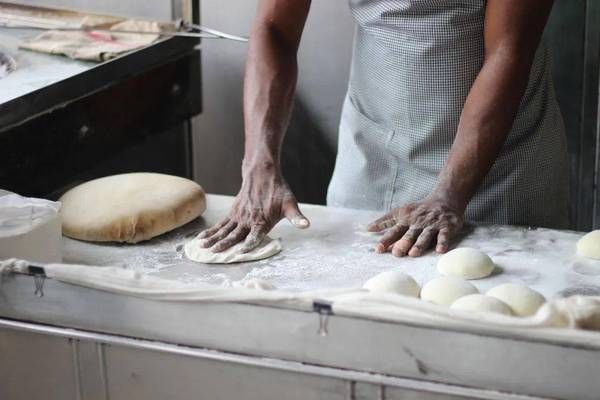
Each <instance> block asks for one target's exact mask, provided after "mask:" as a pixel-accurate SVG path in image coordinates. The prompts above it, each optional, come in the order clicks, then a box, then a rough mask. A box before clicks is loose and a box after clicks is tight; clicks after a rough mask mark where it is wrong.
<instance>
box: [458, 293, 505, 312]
mask: <svg viewBox="0 0 600 400" xmlns="http://www.w3.org/2000/svg"><path fill="white" fill-rule="evenodd" d="M450 309H452V310H462V311H470V312H487V313H496V314H504V315H512V311H511V309H510V307H509V306H508V305H507V304H506V303H504V302H503V301H501V300H498V299H497V298H495V297H490V296H485V295H483V294H470V295H468V296H465V297H461V298H460V299H458V300H456V301H455V302H454V303H452V305H451V306H450Z"/></svg>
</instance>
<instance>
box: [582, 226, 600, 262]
mask: <svg viewBox="0 0 600 400" xmlns="http://www.w3.org/2000/svg"><path fill="white" fill-rule="evenodd" d="M577 253H578V254H579V255H580V256H583V257H587V258H593V259H596V260H600V230H597V231H592V232H590V233H587V234H586V235H584V236H583V237H582V238H581V239H579V241H578V242H577Z"/></svg>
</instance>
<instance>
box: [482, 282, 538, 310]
mask: <svg viewBox="0 0 600 400" xmlns="http://www.w3.org/2000/svg"><path fill="white" fill-rule="evenodd" d="M486 295H488V296H490V297H495V298H497V299H498V300H501V301H503V302H504V303H506V304H508V306H509V307H510V308H511V310H512V312H513V313H514V314H515V315H518V316H520V317H528V316H530V315H533V314H535V313H536V312H537V310H538V309H539V308H540V307H541V306H542V304H544V303H545V302H546V299H545V298H544V296H542V295H541V294H539V293H538V292H536V291H535V290H533V289H530V288H528V287H527V286H523V285H519V284H516V283H504V284H502V285H499V286H496V287H494V288H492V289H490V290H488V292H487V293H486Z"/></svg>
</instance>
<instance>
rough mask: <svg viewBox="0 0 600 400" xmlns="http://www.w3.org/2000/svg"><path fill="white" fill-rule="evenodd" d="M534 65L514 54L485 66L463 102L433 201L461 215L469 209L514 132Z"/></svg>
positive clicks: (500, 54)
mask: <svg viewBox="0 0 600 400" xmlns="http://www.w3.org/2000/svg"><path fill="white" fill-rule="evenodd" d="M530 64H531V63H530V61H529V60H523V59H519V57H516V56H515V55H514V54H510V53H509V54H503V53H499V54H495V55H493V56H491V57H490V58H488V59H487V60H486V62H485V64H484V66H483V68H482V69H481V72H480V73H479V76H478V77H477V79H476V80H475V83H474V84H473V87H472V89H471V92H470V93H469V96H468V98H467V100H466V102H465V106H464V109H463V112H462V115H461V118H460V122H459V125H458V131H457V135H456V139H455V140H454V144H453V145H452V148H451V150H450V153H449V155H448V160H447V161H446V165H445V167H444V169H443V170H442V172H441V173H440V176H439V179H438V184H437V186H436V188H435V190H434V192H433V193H432V197H436V198H439V197H443V198H444V200H446V201H447V202H448V203H450V204H451V205H452V206H453V207H454V208H456V209H458V210H460V211H463V210H464V209H465V208H466V206H467V204H468V203H469V201H470V200H471V198H472V197H473V195H474V194H475V192H476V191H477V188H478V187H479V186H480V185H481V183H482V181H483V179H484V178H485V176H486V175H487V173H488V172H489V170H490V169H491V167H492V165H493V164H494V162H495V160H496V159H497V158H498V155H499V154H500V150H501V149H502V146H503V144H504V142H505V140H506V137H507V136H508V133H509V132H510V129H511V127H512V124H513V121H514V118H515V115H516V113H517V110H518V108H519V104H520V101H521V98H522V96H523V93H524V92H525V89H526V86H527V81H528V76H529V68H530Z"/></svg>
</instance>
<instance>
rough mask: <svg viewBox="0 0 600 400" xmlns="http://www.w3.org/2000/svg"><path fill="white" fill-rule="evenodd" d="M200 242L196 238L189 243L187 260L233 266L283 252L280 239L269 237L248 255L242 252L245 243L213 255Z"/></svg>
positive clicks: (186, 248) (185, 248)
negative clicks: (233, 264)
mask: <svg viewBox="0 0 600 400" xmlns="http://www.w3.org/2000/svg"><path fill="white" fill-rule="evenodd" d="M200 240H201V239H200V238H198V237H195V238H194V239H192V240H190V241H189V242H187V243H186V244H185V246H184V248H183V249H184V252H185V255H186V257H187V258H189V259H190V260H192V261H196V262H199V263H204V264H232V263H239V262H248V261H257V260H262V259H264V258H269V257H272V256H274V255H275V254H277V253H279V252H280V251H281V242H280V241H279V240H278V239H275V240H273V239H271V238H270V237H268V236H267V237H265V238H264V239H263V241H262V242H261V243H260V244H259V245H258V247H257V248H255V249H254V250H252V251H250V252H248V253H242V252H241V251H240V250H241V249H242V247H243V246H244V242H240V243H238V244H236V245H235V246H233V247H230V248H228V249H227V250H225V251H222V252H220V253H213V252H212V251H211V250H210V248H208V249H207V248H204V247H201V246H200Z"/></svg>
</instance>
